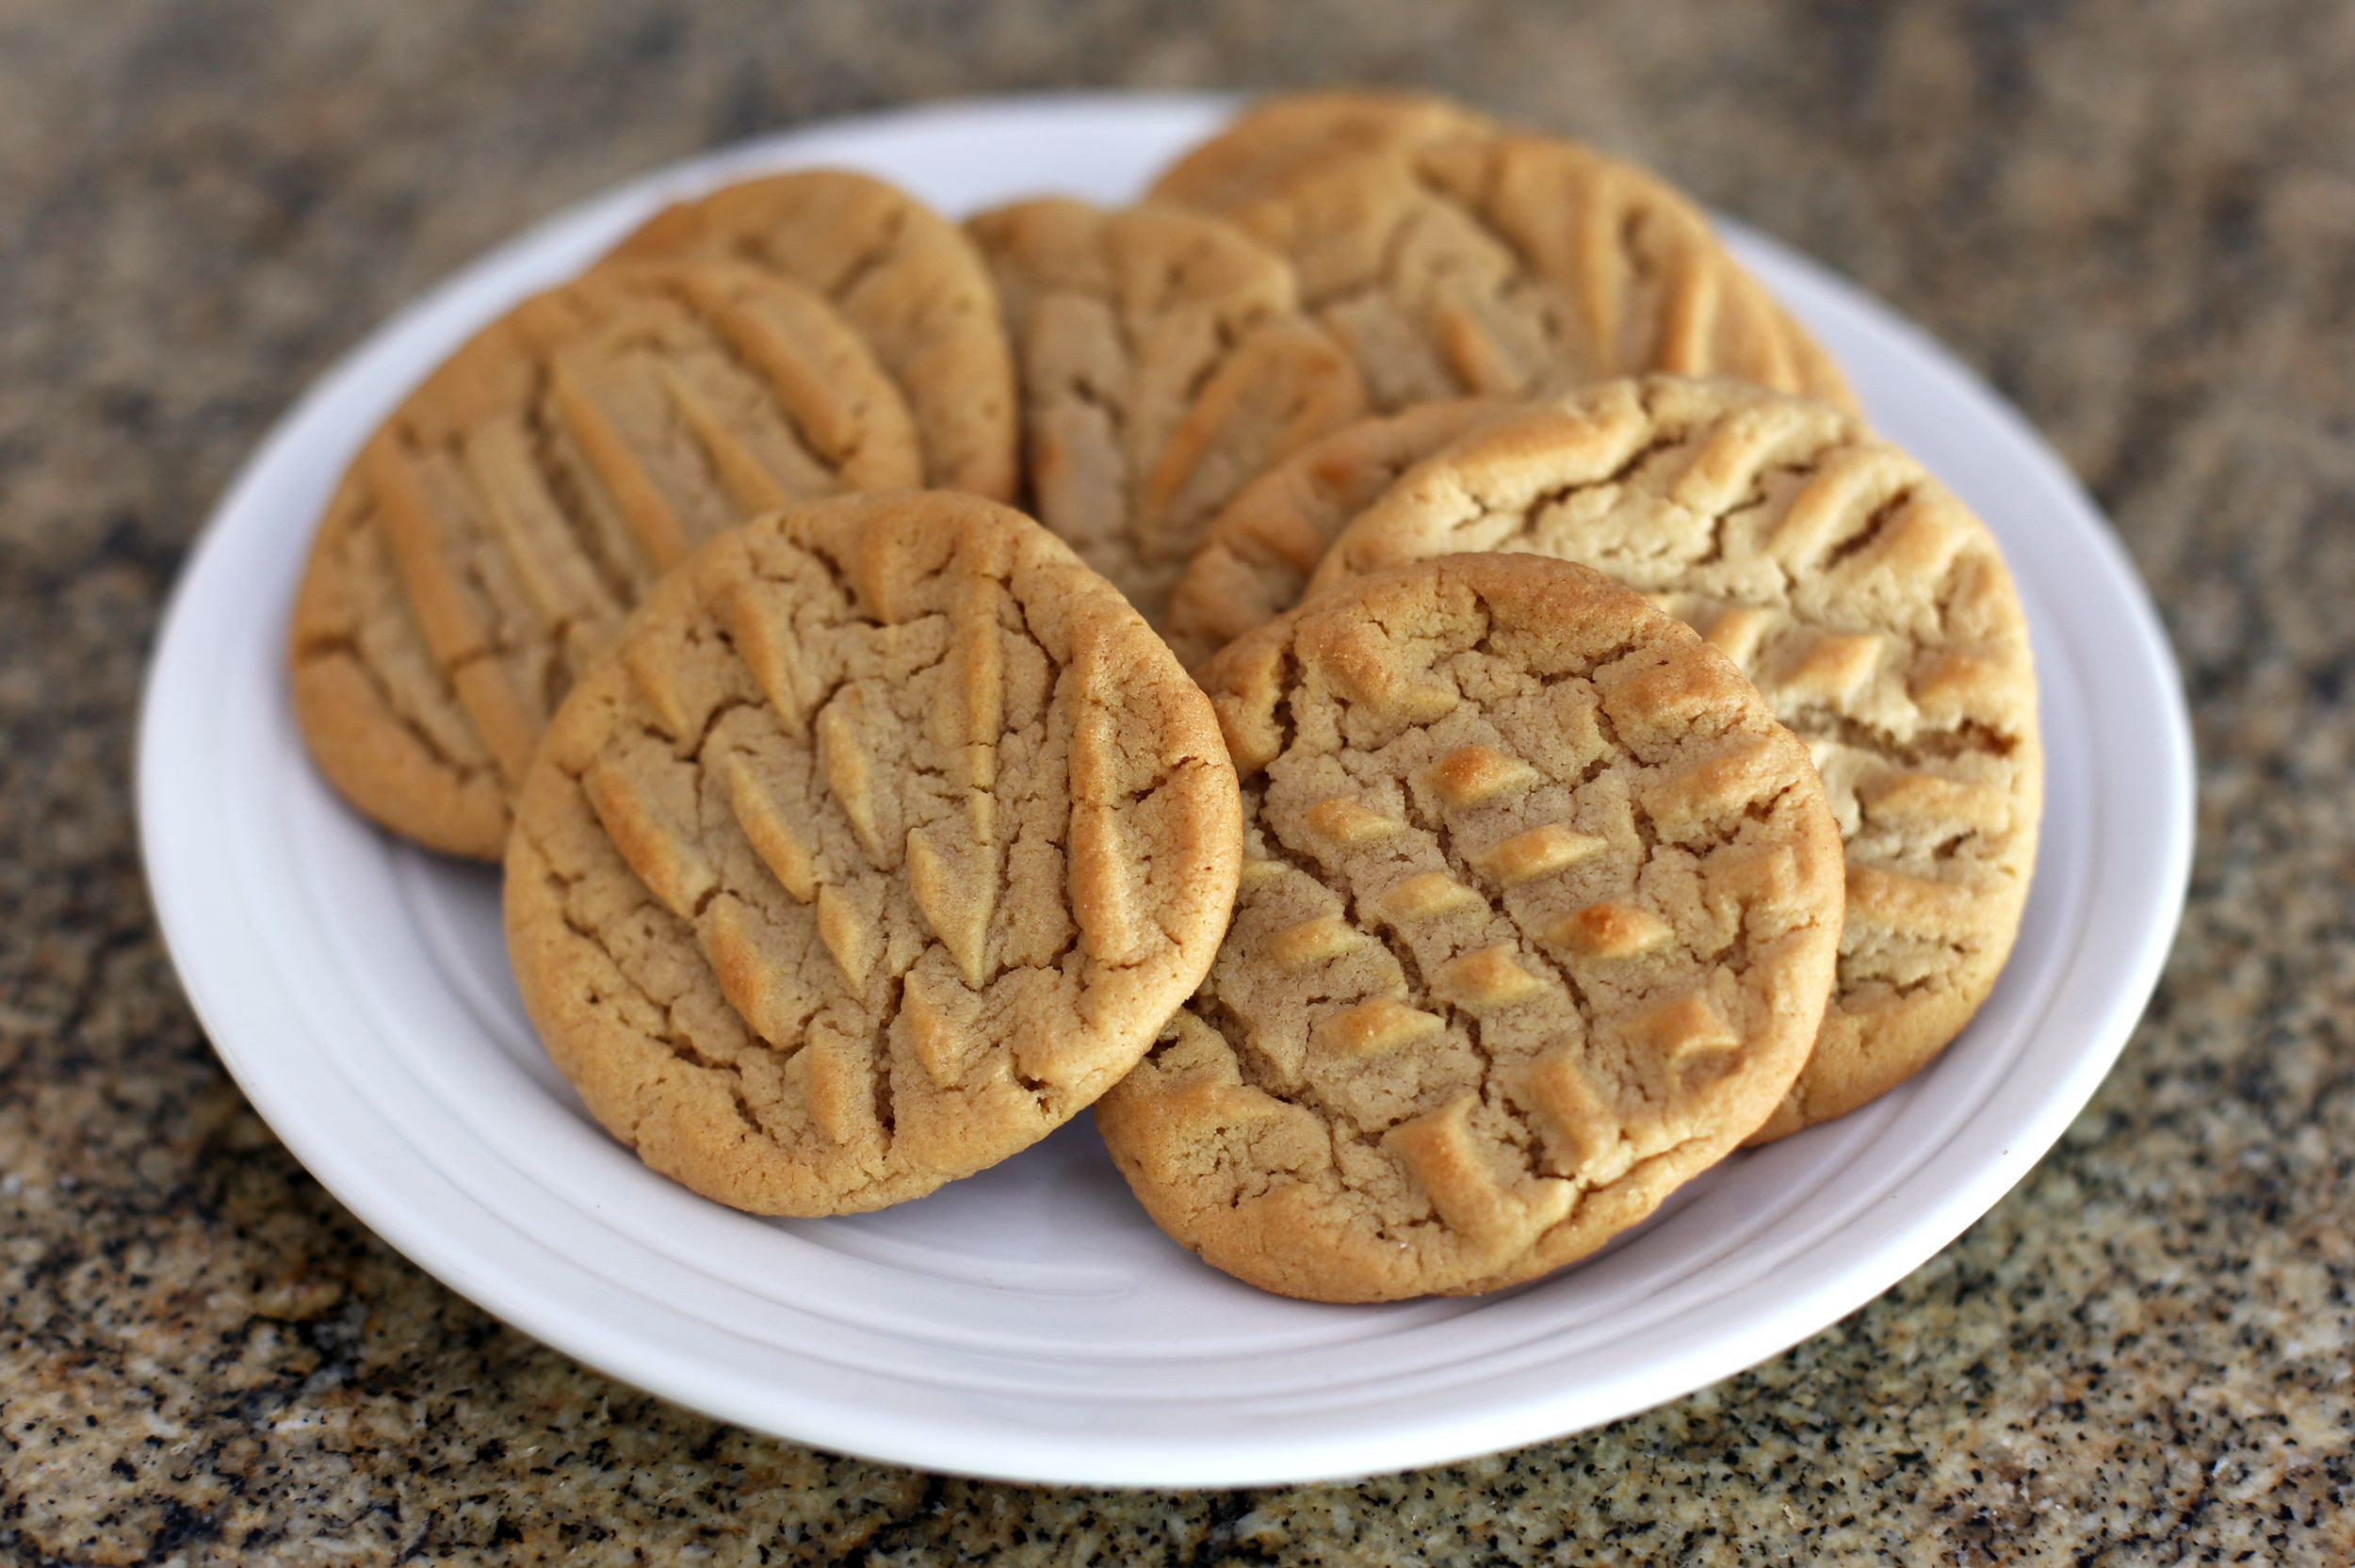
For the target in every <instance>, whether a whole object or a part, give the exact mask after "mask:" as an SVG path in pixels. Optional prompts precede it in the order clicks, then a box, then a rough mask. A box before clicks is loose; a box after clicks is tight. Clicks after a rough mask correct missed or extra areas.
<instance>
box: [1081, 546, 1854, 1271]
mask: <svg viewBox="0 0 2355 1568" xmlns="http://www.w3.org/2000/svg"><path fill="white" fill-rule="evenodd" d="M1201 680H1202V682H1203V685H1204V687H1205V689H1207V690H1208V691H1209V692H1210V695H1211V699H1212V701H1213V702H1214V703H1216V704H1217V707H1218V711H1219V719H1220V722H1221V723H1222V725H1223V726H1224V728H1225V731H1226V743H1227V747H1228V749H1229V751H1230V752H1231V753H1232V754H1233V756H1234V760H1235V766H1236V769H1237V771H1238V773H1239V774H1240V775H1241V777H1242V793H1243V814H1244V850H1243V854H1244V860H1243V869H1242V893H1241V895H1240V899H1239V902H1238V904H1237V907H1236V912H1235V919H1234V924H1233V927H1232V928H1231V929H1230V930H1229V932H1228V934H1227V938H1226V943H1225V945H1224V946H1221V948H1220V949H1219V954H1218V960H1217V962H1215V963H1214V964H1213V965H1212V966H1211V969H1210V978H1209V979H1208V980H1207V981H1206V982H1205V983H1204V985H1203V987H1202V989H1201V991H1200V992H1199V993H1197V994H1195V996H1194V999H1193V1000H1192V1001H1190V1002H1188V1003H1187V1005H1186V1007H1185V1009H1184V1010H1183V1011H1181V1012H1180V1013H1178V1016H1177V1018H1176V1020H1175V1021H1174V1023H1173V1025H1172V1026H1171V1027H1170V1029H1169V1030H1168V1031H1166V1032H1165V1033H1164V1034H1163V1035H1162V1036H1161V1040H1160V1041H1159V1042H1158V1043H1156V1044H1155V1045H1154V1047H1153V1050H1152V1052H1151V1054H1150V1055H1149V1056H1148V1057H1147V1058H1146V1059H1145V1062H1144V1063H1143V1064H1142V1065H1141V1066H1139V1067H1138V1069H1137V1071H1136V1072H1135V1073H1134V1074H1132V1075H1130V1076H1129V1077H1128V1078H1127V1079H1126V1080H1124V1081H1123V1082H1122V1083H1121V1084H1120V1086H1119V1087H1118V1088H1116V1089H1114V1090H1113V1091H1112V1092H1111V1093H1110V1094H1108V1095H1106V1096H1105V1097H1104V1099H1103V1100H1102V1101H1100V1102H1099V1103H1098V1104H1097V1107H1096V1124H1097V1126H1098V1127H1099V1128H1101V1129H1102V1132H1103V1136H1104V1141H1105V1144H1106V1146H1107V1147H1109V1148H1110V1149H1111V1151H1112V1154H1113V1160H1114V1161H1115V1162H1116V1163H1117V1164H1118V1165H1119V1167H1120V1170H1121V1172H1122V1173H1123V1174H1124V1175H1125V1176H1127V1178H1128V1179H1129V1185H1130V1187H1131V1188H1134V1189H1135V1191H1136V1193H1137V1196H1138V1197H1139V1198H1140V1199H1141V1200H1142V1201H1143V1202H1144V1204H1145V1208H1146V1209H1147V1210H1148V1211H1149V1212H1150V1213H1151V1214H1152V1216H1153V1218H1154V1220H1156V1221H1157V1222H1158V1223H1159V1224H1160V1225H1161V1228H1162V1229H1163V1230H1165V1231H1167V1232H1168V1233H1169V1234H1170V1235H1171V1236H1172V1237H1175V1238H1177V1239H1178V1241H1180V1242H1182V1243H1183V1244H1184V1245H1185V1246H1187V1247H1189V1248H1191V1249H1193V1250H1194V1252H1196V1253H1200V1254H1201V1256H1202V1257H1203V1258H1205V1259H1206V1260H1208V1261H1209V1262H1210V1263H1212V1264H1215V1265H1216V1266H1218V1267H1219V1268H1221V1269H1226V1270H1227V1271H1228V1272H1230V1273H1233V1274H1235V1275H1238V1276H1239V1277H1241V1278H1242V1279H1245V1280H1248V1281H1250V1282H1251V1283H1252V1284H1254V1285H1261V1286H1264V1287H1265V1288H1267V1289H1270V1290H1275V1291H1280V1292H1282V1293H1284V1294H1286V1295H1291V1296H1303V1297H1308V1298H1311V1299H1314V1300H1319V1301H1383V1300H1390V1299H1395V1298H1399V1297H1405V1296H1415V1295H1421V1294H1425V1293H1430V1292H1470V1291H1478V1290H1489V1289H1495V1288H1499V1287H1501V1286H1502V1285H1510V1284H1513V1283H1516V1282H1518V1281H1520V1280H1524V1279H1528V1278H1532V1277H1534V1276H1535V1275H1537V1274H1540V1273H1543V1272H1545V1271H1547V1270H1548V1269H1553V1268H1556V1267H1558V1266H1560V1265H1562V1264H1564V1263H1567V1262H1569V1261H1571V1260H1572V1259H1575V1258H1578V1257H1581V1256H1583V1255H1584V1254H1585V1253H1590V1252H1592V1251H1593V1250H1594V1249H1595V1248H1597V1247H1599V1246H1600V1245H1601V1244H1602V1243H1603V1242H1604V1241H1606V1240H1608V1239H1609V1238H1610V1237H1612V1236H1614V1235H1616V1233H1618V1232H1620V1231H1622V1230H1625V1229H1626V1228H1627V1227H1628V1226H1630V1225H1632V1224H1634V1223H1636V1222H1637V1221H1638V1220H1642V1219H1643V1218H1644V1217H1645V1216H1646V1215H1648V1214H1649V1213H1650V1212H1651V1211H1652V1210H1653V1209H1654V1208H1655V1207H1656V1206H1657V1205H1658V1204H1659V1203H1660V1201H1661V1200H1662V1198H1663V1197H1665V1195H1666V1194H1667V1193H1668V1192H1669V1191H1671V1190H1672V1189H1673V1188H1676V1187H1677V1186H1678V1185H1679V1184H1680V1183H1681V1182H1683V1181H1685V1180H1686V1179H1688V1178H1689V1177H1691V1176H1693V1175H1694V1174H1696V1173H1697V1172H1700V1171H1701V1170H1703V1169H1705V1168H1706V1167H1708V1166H1709V1165H1711V1164H1712V1163H1713V1162H1714V1161H1716V1160H1717V1159H1718V1158H1720V1157H1721V1156H1724V1155H1725V1154H1726V1153H1727V1152H1728V1151H1730V1150H1731V1149H1732V1148H1733V1147H1734V1146H1735V1145H1736V1144H1738V1143H1739V1142H1740V1141H1741V1140H1743V1139H1744V1138H1745V1137H1746V1136H1747V1135H1748V1134H1749V1133H1750V1132H1751V1131H1752V1130H1753V1129H1754V1128H1756V1127H1757V1126H1758V1124H1759V1123H1761V1122H1762V1120H1764V1118H1765V1117H1766V1116H1767V1114H1768V1113H1769V1112H1770V1111H1772V1110H1773V1109H1774V1107H1775V1106H1776V1105H1777V1104H1778V1102H1779V1101H1780V1100H1781V1098H1782V1096H1783V1095H1784V1093H1785V1092H1786V1091H1788V1089H1789V1087H1790V1085H1791V1082H1792V1079H1793V1078H1794V1077H1795V1075H1797V1073H1798V1071H1799V1068H1800V1065H1801V1063H1802V1062H1803V1061H1805V1059H1806V1058H1807V1052H1808V1047H1809V1045H1810V1043H1811V1042H1812V1040H1813V1039H1814V1036H1815V1031H1816V1026H1817V1023H1818V1020H1819V1019H1820V1017H1821V1015H1822V1011H1823V1007H1824V1000H1825V996H1826V994H1827V992H1828V990H1829V988H1830V985H1831V973H1832V962H1833V951H1834V947H1835V946H1836V944H1837V941H1838V933H1839V928H1840V904H1841V883H1840V841H1839V834H1838V831H1837V829H1836V828H1835V827H1834V826H1833V823H1832V819H1831V814H1830V812H1829V810H1828V809H1827V806H1826V805H1825V801H1824V793H1823V786H1822V785H1821V784H1819V783H1818V782H1817V781H1816V777H1815V773H1814V770H1813V769H1812V768H1810V767H1809V766H1808V759H1807V751H1806V748H1805V747H1804V746H1802V745H1801V744H1800V743H1799V741H1798V740H1797V739H1796V738H1795V737H1794V736H1792V735H1791V734H1790V733H1789V732H1788V731H1786V730H1784V729H1783V728H1782V727H1781V726H1780V725H1778V724H1777V723H1776V722H1775V721H1774V718H1773V716H1772V715H1771V714H1770V713H1768V712H1767V709H1766V704H1765V703H1764V702H1763V701H1762V700H1761V699H1760V697H1759V695H1758V693H1757V691H1756V690H1755V689H1754V688H1753V687H1751V686H1750V685H1749V683H1748V682H1746V681H1745V680H1744V679H1743V678H1742V676H1741V672H1740V671H1737V670H1735V669H1734V668H1733V666H1732V664H1731V663H1730V661H1729V660H1727V659H1726V658H1725V657H1724V656H1723V655H1720V654H1718V653H1716V652H1715V651H1714V650H1713V649H1711V648H1709V647H1708V646H1707V645H1706V644H1704V643H1703V642H1702V641H1701V640H1700V639H1698V638H1697V637H1696V636H1695V635H1694V634H1693V633H1692V632H1691V631H1690V630H1688V629H1687V628H1685V627H1684V626H1682V625H1680V624H1679V623H1677V622H1675V621H1673V620H1671V619H1670V618H1669V617H1667V616H1665V615H1663V614H1661V613H1660V612H1658V611H1656V610H1654V609H1652V608H1651V607H1650V606H1648V605H1646V604H1645V603H1644V602H1643V601H1642V600H1641V599H1640V598H1638V597H1636V596H1635V595H1634V594H1632V593H1630V592H1628V591H1627V590H1624V589H1621V588H1618V587H1616V585H1614V584H1612V583H1610V582H1608V581H1606V580H1605V579H1604V578H1602V577H1601V576H1600V575H1598V574H1595V573H1592V572H1588V571H1585V570H1584V569H1581V568H1577V567H1571V566H1568V565H1566V564H1564V563H1561V562H1555V561H1546V560H1540V559H1537V558H1533V557H1516V556H1457V557H1452V558H1447V559H1444V560H1439V561H1433V562H1424V563H1421V564H1420V565H1417V566H1414V567H1410V568H1407V569H1405V570H1404V571H1401V572H1396V573H1389V574H1382V575H1379V576H1376V577H1372V578H1369V579H1367V580H1365V581H1363V582H1360V583H1355V584H1352V585H1350V586H1349V587H1348V588H1347V589H1346V590H1342V591H1341V592H1339V593H1337V594H1334V595H1332V596H1331V597H1329V598H1326V599H1323V600H1318V601H1313V602H1311V603H1309V604H1307V605H1306V606H1302V607H1300V608H1299V609H1296V610H1293V611H1291V613H1289V614H1287V615H1285V616H1283V617H1282V618H1281V619H1279V620H1276V621H1274V622H1270V623H1268V624H1267V625H1265V626H1262V627H1261V628H1259V630H1258V631H1255V632H1251V633H1249V634H1246V635H1245V636H1244V637H1243V638H1242V639H1240V640H1238V641H1236V642H1233V643H1231V644H1229V645H1228V646H1227V648H1226V650H1225V651H1224V652H1223V653H1221V654H1220V655H1218V656H1217V657H1216V658H1214V659H1212V660H1211V661H1210V664H1209V665H1208V666H1207V667H1205V669H1204V670H1203V671H1202V672H1201Z"/></svg>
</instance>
